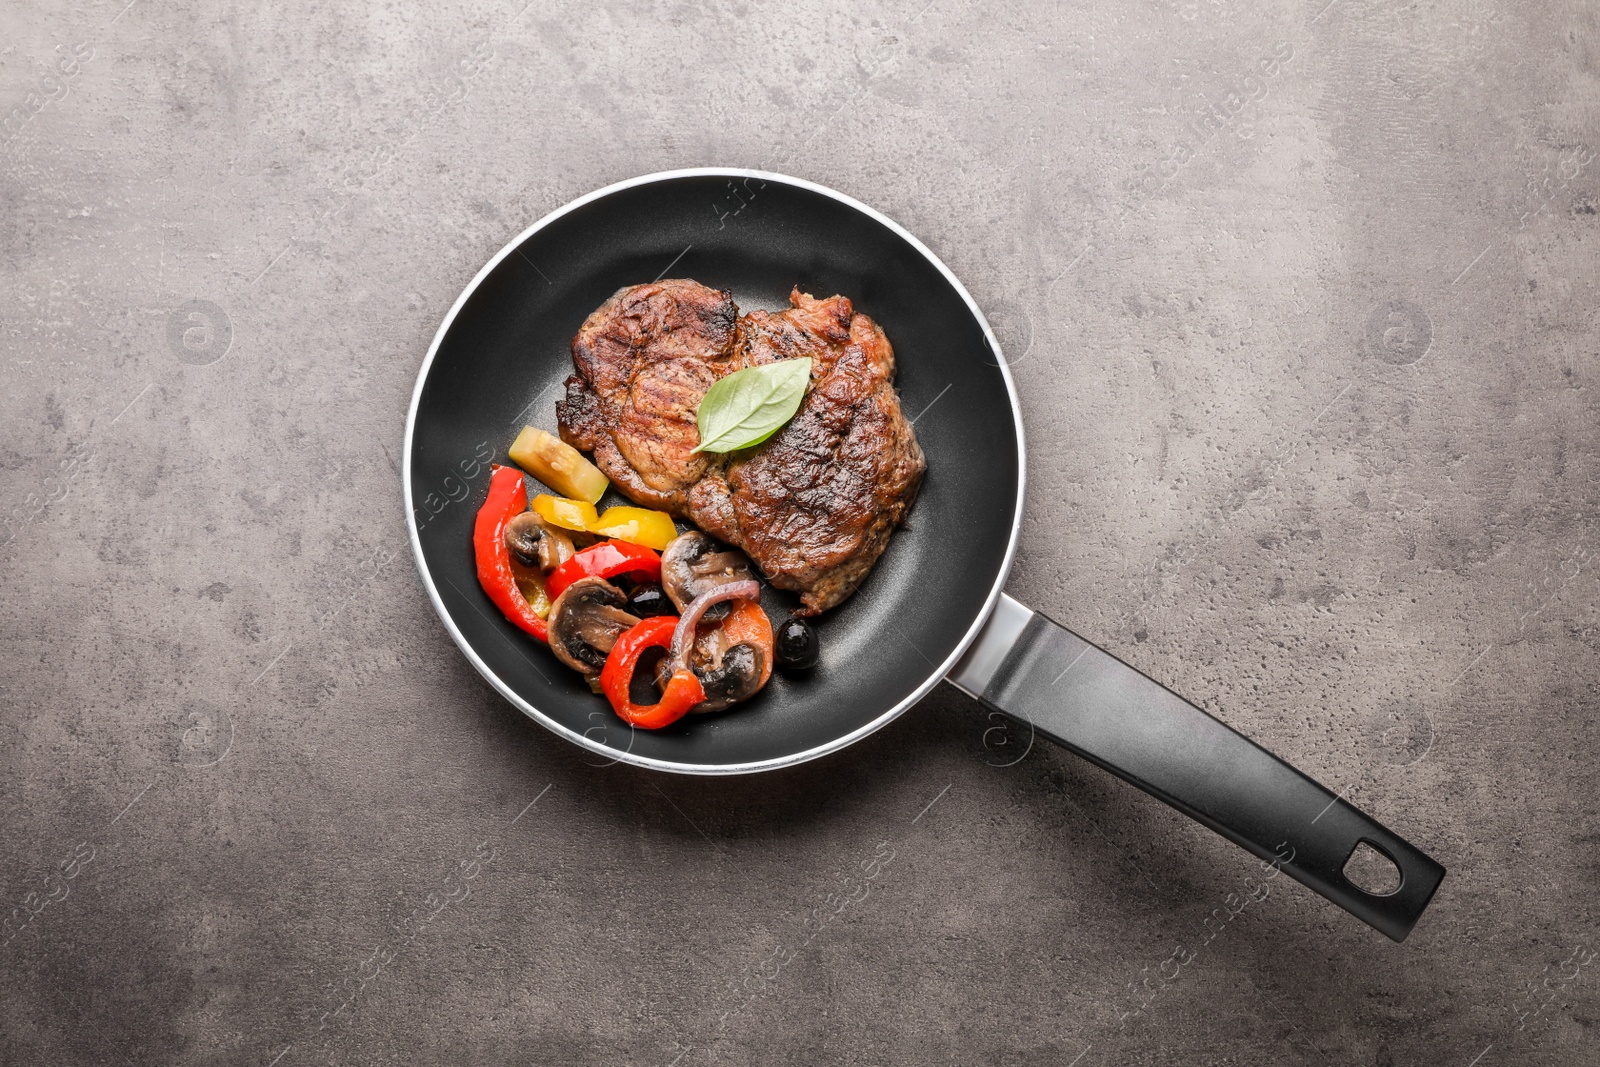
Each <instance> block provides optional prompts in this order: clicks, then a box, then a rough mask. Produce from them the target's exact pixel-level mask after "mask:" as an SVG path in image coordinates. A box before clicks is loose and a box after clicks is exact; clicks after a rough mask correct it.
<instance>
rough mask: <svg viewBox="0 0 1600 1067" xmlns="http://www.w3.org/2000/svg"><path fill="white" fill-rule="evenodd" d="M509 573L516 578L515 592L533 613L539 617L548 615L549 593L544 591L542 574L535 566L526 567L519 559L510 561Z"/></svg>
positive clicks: (545, 617)
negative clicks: (520, 595)
mask: <svg viewBox="0 0 1600 1067" xmlns="http://www.w3.org/2000/svg"><path fill="white" fill-rule="evenodd" d="M511 575H512V577H513V578H515V579H516V583H517V592H519V593H521V594H522V598H523V599H524V600H526V601H527V602H528V606H529V607H531V608H532V609H533V613H534V614H535V615H537V616H539V618H541V619H548V618H549V617H550V606H551V605H550V595H549V594H548V593H546V592H545V591H544V575H542V574H540V573H539V570H538V568H537V567H528V566H525V565H524V564H522V563H521V562H520V561H518V560H515V559H513V560H512V561H511Z"/></svg>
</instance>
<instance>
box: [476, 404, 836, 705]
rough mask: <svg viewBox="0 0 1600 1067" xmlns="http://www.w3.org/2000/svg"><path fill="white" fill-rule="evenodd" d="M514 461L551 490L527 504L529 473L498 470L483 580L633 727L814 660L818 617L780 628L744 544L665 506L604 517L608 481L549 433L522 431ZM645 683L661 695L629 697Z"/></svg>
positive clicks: (486, 518)
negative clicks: (686, 524) (681, 519)
mask: <svg viewBox="0 0 1600 1067" xmlns="http://www.w3.org/2000/svg"><path fill="white" fill-rule="evenodd" d="M510 455H511V458H512V459H513V460H515V461H516V462H517V464H518V465H519V466H521V467H522V468H523V469H524V470H526V471H528V472H529V473H530V474H533V475H534V476H535V477H537V478H538V479H539V480H540V481H542V482H544V483H545V484H546V485H547V486H549V487H550V488H551V489H553V490H555V493H538V494H536V495H535V496H534V497H533V499H532V501H531V502H530V501H529V499H528V494H527V489H526V487H525V486H524V483H523V475H522V471H519V470H518V469H517V468H515V467H504V466H500V465H495V467H494V468H493V473H492V475H491V477H490V480H489V495H488V498H487V499H486V500H485V501H484V504H483V507H482V508H481V509H480V510H479V512H478V517H477V521H476V524H475V525H474V528H473V539H472V540H473V553H474V555H475V557H476V560H477V567H478V582H479V584H480V585H482V586H483V590H484V592H485V593H486V594H488V596H489V599H490V600H491V601H493V602H494V605H495V606H496V607H498V608H499V609H500V611H501V612H502V613H503V614H504V615H505V616H506V618H507V619H509V620H510V621H511V622H512V623H514V624H515V625H517V626H518V627H520V628H521V629H522V630H524V631H525V632H527V633H528V634H531V635H532V636H533V637H536V638H538V639H539V640H540V641H544V642H545V643H547V644H548V645H549V646H550V651H551V652H552V653H553V654H554V655H555V657H556V658H557V659H558V660H560V661H561V662H562V663H564V664H565V665H566V666H568V667H571V668H572V669H573V670H575V671H577V672H579V673H580V674H582V675H583V676H584V677H585V679H586V680H587V681H588V683H589V686H590V688H591V689H593V690H594V691H595V692H597V693H603V694H604V695H605V697H606V699H607V700H608V701H610V702H611V707H612V709H613V710H614V711H616V713H617V715H618V716H620V717H621V718H622V719H623V720H624V721H625V722H627V723H629V724H631V725H633V726H636V727H639V728H640V729H645V730H657V729H660V728H661V727H664V726H668V725H671V724H672V723H674V722H677V721H678V720H679V719H681V718H682V717H683V716H684V715H687V714H690V713H703V712H713V711H722V710H724V709H726V708H730V707H732V706H733V705H734V704H737V703H739V702H740V701H744V700H748V699H750V698H751V697H753V696H755V695H756V694H757V693H758V692H760V691H761V689H762V687H763V686H765V685H766V684H767V681H768V680H769V679H770V678H771V677H772V669H773V667H774V666H775V665H777V666H781V667H783V668H784V669H786V670H801V669H806V668H809V667H811V666H812V665H813V664H815V663H816V661H817V647H818V646H817V636H816V631H815V630H813V629H812V628H811V626H810V625H808V624H807V623H805V622H803V621H801V620H799V619H794V618H791V619H788V620H787V621H786V622H785V623H784V625H783V627H782V628H781V629H780V630H779V631H778V633H777V634H776V635H775V634H774V632H773V628H772V622H771V620H770V619H768V618H767V614H766V612H765V611H763V610H762V608H761V603H760V599H759V598H760V593H761V585H760V583H759V582H758V581H757V580H756V574H755V570H754V568H753V567H752V566H751V564H750V560H749V558H748V557H746V556H745V554H744V553H743V552H740V551H738V550H737V549H731V548H728V547H726V546H724V545H720V544H718V543H716V542H715V541H713V540H712V539H711V538H709V537H707V536H706V535H705V534H703V533H701V532H700V531H699V530H695V529H690V530H688V531H686V532H684V533H679V532H678V528H677V525H676V524H675V523H674V522H673V520H672V516H671V515H669V514H667V513H666V512H664V511H652V510H650V509H649V508H640V507H630V506H626V505H624V506H618V507H610V508H607V509H605V511H604V512H603V513H602V512H598V511H597V510H596V508H595V504H596V503H597V502H598V501H599V500H600V498H601V496H602V495H604V493H605V491H606V488H607V485H608V482H607V480H606V477H605V475H603V474H601V473H600V471H599V470H598V469H596V468H595V467H594V465H593V464H591V463H590V462H589V461H588V460H587V459H585V458H584V457H583V454H582V453H580V452H578V451H577V450H576V449H574V448H572V447H571V446H570V445H567V444H565V443H563V442H562V441H560V440H559V439H557V438H556V437H554V436H553V435H551V434H549V433H546V432H545V431H543V430H540V429H537V428H535V427H531V426H527V427H523V430H522V432H521V433H520V434H518V435H517V439H516V441H515V442H514V443H513V444H512V446H511V449H510ZM656 649H661V650H664V652H656V651H654V650H656ZM641 670H643V671H645V672H646V673H645V675H644V678H643V679H642V680H641V679H640V678H639V677H638V675H639V674H640V671H641ZM650 686H653V687H654V689H655V690H656V692H657V693H658V696H657V699H656V701H655V702H654V703H640V702H638V701H636V700H635V699H634V696H635V695H637V694H639V693H641V692H642V691H643V688H646V687H650Z"/></svg>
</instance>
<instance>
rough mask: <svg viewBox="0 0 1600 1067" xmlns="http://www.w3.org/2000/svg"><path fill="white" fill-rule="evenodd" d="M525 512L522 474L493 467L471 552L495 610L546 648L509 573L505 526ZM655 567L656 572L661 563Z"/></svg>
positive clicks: (543, 633)
mask: <svg viewBox="0 0 1600 1067" xmlns="http://www.w3.org/2000/svg"><path fill="white" fill-rule="evenodd" d="M527 510H528V491H527V489H526V488H524V487H523V484H522V472H521V471H520V470H518V469H517V468H515V467H502V466H500V464H498V463H496V464H495V465H494V473H492V474H491V475H490V476H489V498H488V499H487V500H485V501H484V502H483V507H481V508H479V509H478V521H477V523H476V524H475V525H474V526H473V528H472V550H473V554H474V555H475V556H476V557H477V560H478V584H479V585H481V586H483V591H484V592H485V593H488V594H489V599H490V600H492V601H494V606H495V607H497V608H499V609H500V610H501V611H502V612H503V613H504V614H505V617H506V618H508V619H510V620H511V621H512V622H514V623H516V624H517V626H519V627H521V628H522V629H523V630H526V631H527V632H528V633H530V634H532V635H533V636H534V637H537V638H538V639H539V640H541V641H543V642H545V643H546V644H548V643H549V641H550V628H549V626H548V625H546V623H545V621H544V620H543V619H541V618H539V616H538V615H536V614H535V613H534V610H533V606H532V605H530V604H529V603H528V599H527V598H526V597H524V596H523V595H522V590H520V589H518V588H517V579H516V574H515V573H514V572H513V571H512V569H511V550H510V549H508V548H507V547H506V523H508V522H510V521H511V520H512V519H514V518H516V517H517V516H518V515H520V514H522V513H523V512H524V511H527ZM656 566H657V569H658V570H659V568H660V561H657V564H656Z"/></svg>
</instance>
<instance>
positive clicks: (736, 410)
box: [694, 356, 811, 452]
mask: <svg viewBox="0 0 1600 1067" xmlns="http://www.w3.org/2000/svg"><path fill="white" fill-rule="evenodd" d="M810 382H811V357H810V356H801V357H800V358H798V359H780V360H779V361H778V362H776V363H765V364H762V365H761V366H759V367H746V368H745V369H744V370H741V371H734V372H733V373H732V374H730V375H728V376H726V377H724V378H719V379H718V380H717V382H716V384H714V385H712V387H711V388H710V389H707V390H706V395H705V396H703V397H701V398H700V407H699V408H698V409H697V410H696V412H695V418H696V420H697V421H698V422H699V424H700V443H699V444H698V445H697V446H695V449H694V450H695V451H696V452H735V451H737V450H739V449H741V448H749V447H750V446H751V445H758V444H760V443H761V442H762V441H765V440H766V439H767V438H769V437H771V436H772V435H773V434H775V433H777V432H778V431H779V430H781V429H783V426H784V423H786V422H788V421H789V420H790V419H792V418H794V413H795V412H796V411H799V410H800V401H802V400H804V399H805V395H806V386H807V385H808V384H810Z"/></svg>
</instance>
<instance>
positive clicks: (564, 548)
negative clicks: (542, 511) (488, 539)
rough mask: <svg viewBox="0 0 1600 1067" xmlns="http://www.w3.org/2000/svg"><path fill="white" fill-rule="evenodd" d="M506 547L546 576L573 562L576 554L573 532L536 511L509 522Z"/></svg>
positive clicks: (527, 512) (526, 512) (523, 514)
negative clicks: (567, 562) (570, 560)
mask: <svg viewBox="0 0 1600 1067" xmlns="http://www.w3.org/2000/svg"><path fill="white" fill-rule="evenodd" d="M506 547H507V548H508V549H510V550H511V554H512V555H513V556H515V557H516V558H517V559H519V560H521V561H522V562H523V563H526V564H527V565H528V566H530V567H538V568H539V569H540V570H541V571H543V572H544V573H546V574H549V573H550V572H551V571H553V570H555V569H556V568H557V567H559V566H561V565H562V564H563V563H565V562H566V561H567V560H569V559H571V558H572V553H573V551H574V549H573V547H572V535H571V534H570V533H568V532H567V531H566V530H563V529H561V528H560V527H559V526H552V525H551V524H550V523H548V522H545V521H544V519H543V518H541V517H540V516H539V514H538V513H537V512H533V511H524V512H523V513H522V514H520V515H518V516H517V517H516V518H514V519H512V520H511V521H510V522H508V523H506Z"/></svg>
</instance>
